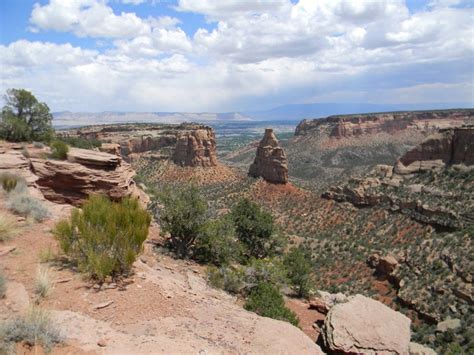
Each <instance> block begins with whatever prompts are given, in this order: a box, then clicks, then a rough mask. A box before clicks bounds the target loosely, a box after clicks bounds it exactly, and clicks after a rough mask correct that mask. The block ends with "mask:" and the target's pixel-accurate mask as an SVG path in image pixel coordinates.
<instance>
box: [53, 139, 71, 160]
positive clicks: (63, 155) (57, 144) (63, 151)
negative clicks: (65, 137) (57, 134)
mask: <svg viewBox="0 0 474 355" xmlns="http://www.w3.org/2000/svg"><path fill="white" fill-rule="evenodd" d="M50 147H51V158H53V159H59V160H65V159H67V153H68V152H69V146H68V145H67V144H66V143H64V142H63V141H60V140H55V141H53V142H51V144H50Z"/></svg>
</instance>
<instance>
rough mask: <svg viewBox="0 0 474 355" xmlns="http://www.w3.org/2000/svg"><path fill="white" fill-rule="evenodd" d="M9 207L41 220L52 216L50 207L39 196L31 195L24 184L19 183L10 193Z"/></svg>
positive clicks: (16, 211) (23, 214)
mask: <svg viewBox="0 0 474 355" xmlns="http://www.w3.org/2000/svg"><path fill="white" fill-rule="evenodd" d="M7 208H9V209H10V210H12V211H13V212H15V213H18V214H20V215H22V216H25V217H33V218H34V219H35V220H36V221H38V222H41V221H43V220H45V219H46V218H48V217H49V216H50V213H49V211H48V209H47V208H46V207H45V206H44V205H43V203H42V202H41V201H40V200H38V199H37V198H35V197H33V196H31V195H30V193H29V192H28V188H27V187H26V185H24V184H22V183H21V184H17V186H16V187H15V189H14V190H13V191H11V192H10V193H9V194H8V200H7Z"/></svg>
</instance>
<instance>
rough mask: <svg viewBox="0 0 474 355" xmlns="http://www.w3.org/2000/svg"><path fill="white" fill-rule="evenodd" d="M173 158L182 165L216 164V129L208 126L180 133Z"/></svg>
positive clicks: (204, 165) (205, 165)
mask: <svg viewBox="0 0 474 355" xmlns="http://www.w3.org/2000/svg"><path fill="white" fill-rule="evenodd" d="M172 159H173V162H174V163H175V164H177V165H181V166H202V167H210V166H216V165H217V155H216V137H215V134H214V130H213V129H212V128H210V127H206V128H202V129H196V130H193V131H190V132H184V133H181V134H179V135H178V139H177V142H176V148H175V150H174V154H173V157H172Z"/></svg>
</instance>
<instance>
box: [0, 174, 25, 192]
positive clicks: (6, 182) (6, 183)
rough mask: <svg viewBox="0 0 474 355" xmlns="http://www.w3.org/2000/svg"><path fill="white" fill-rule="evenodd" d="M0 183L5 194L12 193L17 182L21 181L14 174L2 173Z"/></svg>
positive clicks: (21, 180)
mask: <svg viewBox="0 0 474 355" xmlns="http://www.w3.org/2000/svg"><path fill="white" fill-rule="evenodd" d="M0 182H1V184H2V188H3V190H5V191H6V192H10V191H12V190H13V189H14V188H15V187H16V185H18V183H19V182H23V179H22V178H21V177H20V176H18V175H15V174H11V173H8V172H6V173H2V174H0Z"/></svg>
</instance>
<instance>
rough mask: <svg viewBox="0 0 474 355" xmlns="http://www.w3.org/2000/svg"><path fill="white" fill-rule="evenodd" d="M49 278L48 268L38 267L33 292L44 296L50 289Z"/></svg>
mask: <svg viewBox="0 0 474 355" xmlns="http://www.w3.org/2000/svg"><path fill="white" fill-rule="evenodd" d="M51 287H52V285H51V278H50V276H49V269H48V268H46V267H39V268H38V273H37V275H36V280H35V293H36V294H37V295H38V296H40V297H43V298H44V297H46V296H47V295H48V294H49V292H50V291H51Z"/></svg>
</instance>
